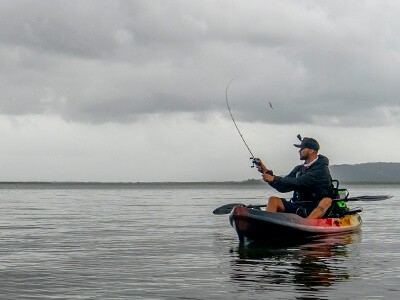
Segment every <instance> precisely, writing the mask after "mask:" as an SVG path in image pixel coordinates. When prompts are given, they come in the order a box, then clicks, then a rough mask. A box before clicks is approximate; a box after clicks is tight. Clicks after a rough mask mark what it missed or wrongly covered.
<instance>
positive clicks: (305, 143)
mask: <svg viewBox="0 0 400 300" xmlns="http://www.w3.org/2000/svg"><path fill="white" fill-rule="evenodd" d="M293 145H294V146H295V147H297V148H300V149H304V148H308V149H313V150H315V151H318V150H319V144H318V142H317V141H316V140H315V139H313V138H309V137H304V138H303V139H302V141H301V144H299V145H296V144H293Z"/></svg>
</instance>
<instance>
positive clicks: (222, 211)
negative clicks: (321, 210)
mask: <svg viewBox="0 0 400 300" xmlns="http://www.w3.org/2000/svg"><path fill="white" fill-rule="evenodd" d="M392 197H393V196H388V195H376V196H358V197H350V198H347V199H333V201H335V202H339V201H380V200H386V199H389V198H392ZM298 203H309V202H298ZM236 205H243V206H245V207H247V208H260V207H265V206H267V205H266V204H260V205H252V204H250V205H244V204H242V203H229V204H225V205H222V206H221V207H218V208H216V209H214V211H213V214H214V215H226V214H229V213H230V212H231V211H232V209H233V208H234V207H235V206H236Z"/></svg>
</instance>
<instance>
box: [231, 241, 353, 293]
mask: <svg viewBox="0 0 400 300" xmlns="http://www.w3.org/2000/svg"><path fill="white" fill-rule="evenodd" d="M360 240H361V233H353V234H346V235H335V236H327V237H324V238H319V239H315V240H308V241H303V243H299V242H298V241H297V242H294V243H280V244H276V243H275V244H274V245H271V244H266V243H260V242H251V243H249V244H247V245H240V246H238V247H237V248H234V249H231V255H232V258H233V259H232V261H231V263H232V268H231V270H232V274H231V279H232V280H233V281H235V282H236V283H239V284H240V285H241V286H242V287H246V286H248V287H249V286H252V288H254V285H255V284H256V286H258V288H259V289H262V290H268V291H269V292H270V291H273V290H276V291H280V292H282V289H286V290H288V291H290V290H292V292H293V293H294V294H297V296H296V299H321V298H320V296H319V295H318V294H317V293H316V292H318V291H322V290H324V289H327V288H329V287H330V286H332V285H333V284H335V283H336V282H339V281H346V280H348V279H350V277H351V276H357V274H355V273H354V272H357V270H355V269H354V267H353V265H352V264H351V263H349V262H348V260H349V258H348V246H349V245H351V244H354V243H358V242H359V241H360Z"/></svg>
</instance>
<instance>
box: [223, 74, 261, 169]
mask: <svg viewBox="0 0 400 300" xmlns="http://www.w3.org/2000/svg"><path fill="white" fill-rule="evenodd" d="M232 81H233V79H232V80H231V81H229V83H228V85H227V86H226V90H225V100H226V106H227V107H228V111H229V114H230V115H231V118H232V121H233V124H235V127H236V130H237V132H238V133H239V135H240V137H241V138H242V141H243V143H244V145H245V146H246V148H247V150H248V151H249V153H250V155H251V157H250V159H252V160H253V165H252V166H251V167H252V168H254V165H260V162H259V160H258V158H255V156H254V154H253V152H251V150H250V147H249V146H248V145H247V143H246V141H245V139H244V137H243V135H242V133H241V132H240V130H239V127H238V126H237V124H236V121H235V118H234V117H233V115H232V111H231V107H230V106H229V101H228V89H229V86H230V85H231V83H232Z"/></svg>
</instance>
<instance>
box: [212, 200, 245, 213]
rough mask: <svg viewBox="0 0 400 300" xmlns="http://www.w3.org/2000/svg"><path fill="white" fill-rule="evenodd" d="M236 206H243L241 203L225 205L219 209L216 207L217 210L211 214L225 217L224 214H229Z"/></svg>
mask: <svg viewBox="0 0 400 300" xmlns="http://www.w3.org/2000/svg"><path fill="white" fill-rule="evenodd" d="M236 205H244V204H241V203H230V204H225V205H222V206H221V207H218V208H216V209H214V211H213V214H214V215H226V214H229V213H230V212H231V211H232V209H233V208H234V207H235V206H236Z"/></svg>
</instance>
